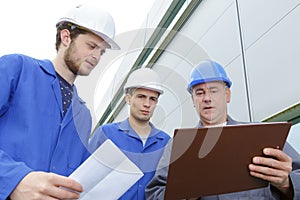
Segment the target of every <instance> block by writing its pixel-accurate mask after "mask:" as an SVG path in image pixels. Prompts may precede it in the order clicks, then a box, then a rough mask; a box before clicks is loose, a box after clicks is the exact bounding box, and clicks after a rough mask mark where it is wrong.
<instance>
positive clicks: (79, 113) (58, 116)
mask: <svg viewBox="0 0 300 200" xmlns="http://www.w3.org/2000/svg"><path fill="white" fill-rule="evenodd" d="M114 32H115V27H114V22H113V19H112V17H111V16H110V15H109V14H108V13H107V12H105V11H102V10H99V9H97V8H96V7H93V6H88V5H82V6H78V7H76V8H73V9H72V10H70V12H68V13H67V15H66V16H64V17H62V18H61V19H60V20H59V21H58V23H57V35H56V49H57V56H56V57H55V58H54V60H52V61H50V60H38V59H35V58H32V57H29V56H25V55H21V54H11V55H5V56H2V57H1V58H0V85H1V92H0V183H1V184H0V199H11V200H29V199H77V198H79V193H80V192H81V191H82V190H83V188H82V186H81V185H80V184H79V183H78V182H76V181H74V180H72V179H70V178H67V176H68V175H70V174H71V173H72V172H73V171H74V170H75V169H76V168H77V167H78V166H79V165H80V164H81V163H82V162H83V161H84V160H85V159H86V157H87V156H88V155H89V153H88V151H87V150H86V146H85V145H87V143H88V138H89V135H90V130H91V116H90V112H89V110H88V109H87V107H86V106H85V103H84V102H83V101H82V100H81V99H80V98H79V97H78V94H77V92H76V87H75V86H74V81H75V78H76V77H77V76H78V75H83V76H86V75H89V73H90V72H91V71H92V70H93V68H95V67H96V65H97V64H98V62H99V60H100V58H101V55H102V54H103V53H104V52H105V49H107V48H112V49H118V45H117V44H116V43H115V42H114V41H113V37H114ZM63 188H67V190H64V189H63ZM72 191H73V192H72Z"/></svg>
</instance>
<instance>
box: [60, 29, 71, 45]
mask: <svg viewBox="0 0 300 200" xmlns="http://www.w3.org/2000/svg"><path fill="white" fill-rule="evenodd" d="M70 34H71V33H70V31H69V30H68V29H63V30H62V31H61V32H60V38H61V43H62V44H63V45H64V46H68V45H69V44H70V43H71V36H70Z"/></svg>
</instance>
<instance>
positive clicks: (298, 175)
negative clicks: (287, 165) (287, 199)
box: [283, 143, 300, 200]
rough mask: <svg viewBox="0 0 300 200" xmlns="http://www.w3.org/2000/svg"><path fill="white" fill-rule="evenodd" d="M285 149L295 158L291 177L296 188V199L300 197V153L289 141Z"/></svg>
mask: <svg viewBox="0 0 300 200" xmlns="http://www.w3.org/2000/svg"><path fill="white" fill-rule="evenodd" d="M283 150H284V151H285V152H286V153H287V154H288V155H289V156H290V157H291V158H292V159H293V165H292V167H293V170H292V172H291V174H290V178H291V181H292V185H293V189H294V199H295V200H296V199H300V155H299V154H298V153H297V152H296V150H295V149H294V148H293V147H292V146H291V145H290V144H289V143H286V145H285V147H284V149H283Z"/></svg>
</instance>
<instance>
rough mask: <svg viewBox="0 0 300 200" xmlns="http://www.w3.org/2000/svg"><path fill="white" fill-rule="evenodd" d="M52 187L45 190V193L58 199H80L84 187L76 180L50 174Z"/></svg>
mask: <svg viewBox="0 0 300 200" xmlns="http://www.w3.org/2000/svg"><path fill="white" fill-rule="evenodd" d="M48 178H49V179H48V181H49V183H51V184H50V185H51V187H48V188H45V190H44V191H43V193H45V194H48V195H49V196H52V197H55V198H58V199H78V198H79V197H80V194H79V193H80V192H82V191H83V189H82V186H81V185H80V184H79V183H78V182H77V181H75V180H73V179H71V178H68V177H64V176H60V175H57V174H52V173H49V177H48Z"/></svg>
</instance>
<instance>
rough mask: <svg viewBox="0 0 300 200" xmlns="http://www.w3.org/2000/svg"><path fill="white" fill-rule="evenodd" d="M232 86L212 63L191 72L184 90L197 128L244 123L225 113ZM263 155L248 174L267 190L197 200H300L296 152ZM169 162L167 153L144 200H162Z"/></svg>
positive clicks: (287, 149)
mask: <svg viewBox="0 0 300 200" xmlns="http://www.w3.org/2000/svg"><path fill="white" fill-rule="evenodd" d="M231 84H232V83H231V81H230V79H229V77H228V76H227V74H226V72H225V70H224V68H223V67H222V66H221V65H220V64H219V63H217V62H215V61H211V60H206V61H204V62H201V63H200V64H198V65H197V66H196V67H195V68H194V69H193V70H192V73H191V76H190V82H189V84H188V87H187V90H188V92H189V93H190V94H191V97H192V100H193V104H194V107H195V108H196V110H197V112H198V114H199V119H200V120H199V123H198V125H197V127H199V128H200V127H208V126H220V125H234V124H241V123H244V122H238V121H235V120H233V119H232V118H231V117H230V116H229V115H228V113H227V103H229V102H230V96H231V91H230V87H231ZM168 150H169V149H168ZM263 153H264V154H265V155H266V156H269V157H268V158H267V157H254V158H253V160H252V164H250V165H249V171H250V172H249V173H250V175H252V176H254V177H257V178H260V179H263V180H266V181H269V182H270V184H269V187H266V188H260V189H253V190H247V191H241V192H234V193H228V194H221V195H215V196H209V197H199V198H198V199H202V200H203V199H204V200H206V199H209V200H217V199H300V169H299V167H300V159H299V155H298V154H297V153H296V151H295V150H294V149H293V148H292V147H291V146H290V145H289V144H288V143H286V144H285V146H284V149H283V151H281V150H278V149H273V148H265V149H264V150H263ZM270 157H273V158H270ZM169 160H170V151H166V152H165V154H164V155H163V157H162V159H161V161H160V164H159V166H161V168H159V169H158V170H157V171H156V174H155V176H154V177H153V179H152V180H151V182H150V183H149V184H148V186H147V188H146V197H147V199H155V200H157V199H164V192H165V186H166V180H167V174H168V162H169ZM224 173H226V172H224ZM200 181H201V180H200ZM203 181H204V180H203Z"/></svg>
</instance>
